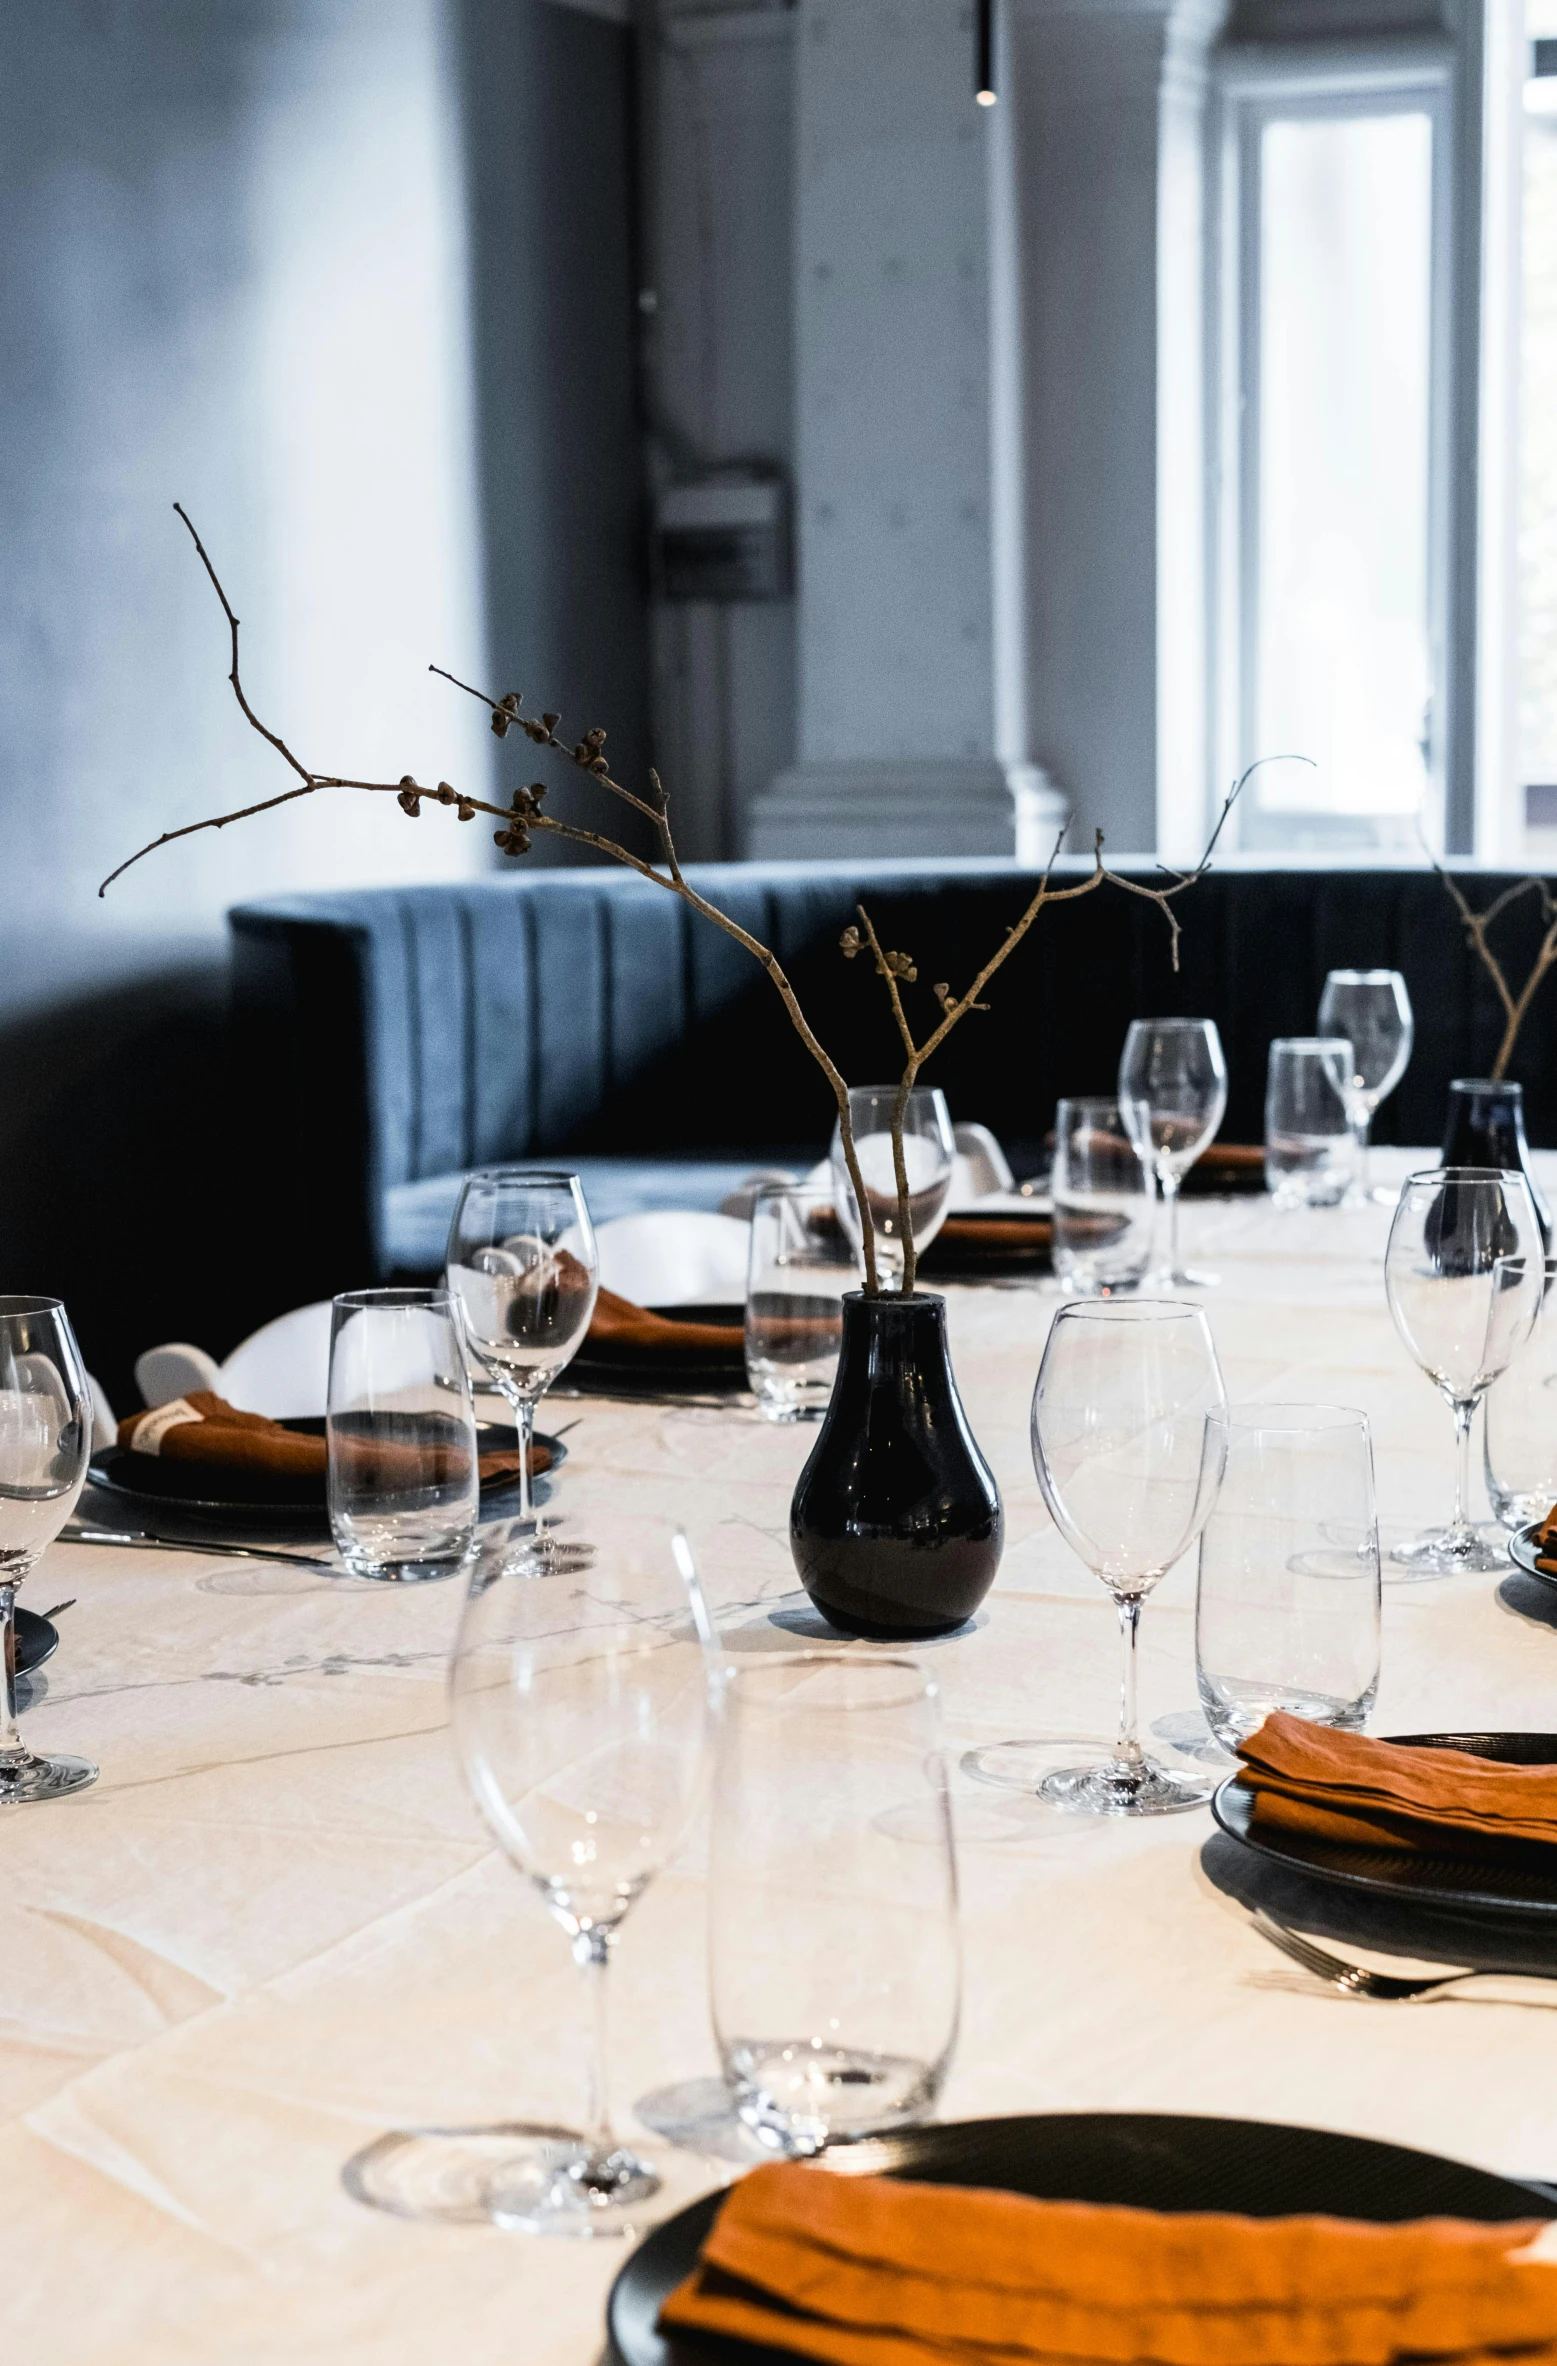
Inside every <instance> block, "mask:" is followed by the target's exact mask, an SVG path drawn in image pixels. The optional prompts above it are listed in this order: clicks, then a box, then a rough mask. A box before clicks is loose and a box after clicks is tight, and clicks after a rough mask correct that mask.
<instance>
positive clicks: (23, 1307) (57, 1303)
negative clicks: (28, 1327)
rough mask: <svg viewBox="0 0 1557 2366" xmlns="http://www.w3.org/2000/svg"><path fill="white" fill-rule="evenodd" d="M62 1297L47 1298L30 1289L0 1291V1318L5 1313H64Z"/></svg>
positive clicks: (18, 1314)
mask: <svg viewBox="0 0 1557 2366" xmlns="http://www.w3.org/2000/svg"><path fill="white" fill-rule="evenodd" d="M64 1312H65V1301H64V1299H63V1298H48V1297H44V1296H42V1295H41V1294H39V1293H35V1292H33V1291H30V1290H7V1291H0V1320H3V1319H4V1317H5V1316H7V1315H16V1316H23V1315H29V1314H64Z"/></svg>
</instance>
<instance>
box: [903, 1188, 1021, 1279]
mask: <svg viewBox="0 0 1557 2366" xmlns="http://www.w3.org/2000/svg"><path fill="white" fill-rule="evenodd" d="M1053 1269H1054V1217H1053V1214H1052V1212H1051V1211H1050V1209H1049V1208H1047V1207H1043V1208H1033V1209H1031V1210H1024V1209H1020V1208H992V1209H991V1210H990V1211H989V1212H988V1214H987V1215H986V1214H984V1213H983V1212H982V1211H980V1210H979V1209H976V1208H974V1209H969V1210H968V1211H967V1212H966V1213H965V1214H962V1215H951V1216H948V1217H947V1219H946V1221H945V1223H944V1224H943V1225H942V1227H941V1229H940V1231H939V1232H938V1233H937V1234H936V1236H935V1238H934V1240H933V1241H931V1243H930V1245H929V1247H928V1248H927V1249H925V1251H924V1252H923V1254H922V1255H921V1257H920V1259H919V1270H920V1272H921V1273H922V1274H923V1275H924V1277H925V1280H926V1281H927V1282H931V1283H934V1282H937V1281H942V1282H982V1281H998V1280H1004V1279H1007V1278H1019V1277H1020V1276H1022V1275H1024V1274H1031V1275H1034V1276H1036V1275H1039V1274H1045V1273H1051V1272H1052V1271H1053Z"/></svg>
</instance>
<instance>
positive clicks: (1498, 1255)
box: [1384, 1167, 1545, 1576]
mask: <svg viewBox="0 0 1557 2366" xmlns="http://www.w3.org/2000/svg"><path fill="white" fill-rule="evenodd" d="M1544 1275H1545V1257H1544V1253H1543V1248H1542V1242H1541V1234H1540V1229H1539V1227H1538V1225H1537V1223H1536V1217H1535V1209H1534V1207H1533V1205H1532V1203H1531V1199H1530V1193H1529V1190H1528V1189H1527V1187H1526V1184H1525V1179H1524V1177H1523V1175H1520V1174H1516V1173H1515V1172H1514V1171H1513V1169H1512V1168H1509V1169H1505V1170H1504V1171H1503V1172H1501V1173H1499V1172H1498V1171H1497V1170H1495V1169H1493V1168H1491V1167H1435V1168H1433V1169H1431V1170H1430V1171H1428V1172H1426V1173H1424V1174H1420V1175H1411V1176H1408V1178H1407V1180H1406V1183H1405V1187H1404V1189H1403V1190H1402V1191H1401V1194H1400V1204H1399V1206H1398V1207H1397V1208H1396V1210H1395V1220H1394V1222H1393V1223H1392V1224H1391V1226H1390V1230H1389V1246H1388V1248H1387V1249H1386V1251H1385V1254H1384V1288H1385V1293H1386V1295H1387V1297H1388V1299H1389V1311H1390V1313H1391V1314H1392V1315H1393V1316H1394V1319H1395V1328H1396V1330H1397V1331H1398V1332H1399V1333H1400V1336H1401V1338H1402V1339H1403V1340H1404V1342H1405V1344H1406V1346H1407V1347H1408V1348H1409V1349H1410V1351H1411V1353H1412V1355H1413V1356H1414V1357H1415V1358H1416V1361H1417V1362H1418V1363H1419V1364H1420V1365H1421V1367H1422V1370H1423V1371H1424V1372H1425V1373H1426V1374H1427V1377H1428V1378H1429V1380H1431V1381H1432V1382H1433V1384H1434V1386H1435V1387H1436V1388H1437V1389H1438V1390H1439V1391H1440V1392H1441V1394H1442V1395H1443V1397H1444V1398H1445V1400H1446V1402H1447V1403H1448V1406H1449V1409H1450V1411H1451V1412H1452V1413H1453V1415H1454V1432H1455V1444H1456V1454H1455V1465H1454V1513H1453V1517H1452V1518H1451V1520H1450V1522H1449V1525H1448V1527H1447V1528H1441V1529H1434V1530H1433V1531H1432V1532H1431V1533H1430V1534H1428V1535H1426V1536H1419V1537H1417V1538H1415V1539H1414V1540H1413V1541H1412V1542H1411V1543H1409V1544H1403V1545H1397V1546H1396V1547H1395V1549H1394V1550H1393V1552H1392V1553H1391V1554H1390V1559H1391V1560H1392V1561H1399V1562H1401V1563H1403V1564H1404V1565H1405V1566H1406V1567H1408V1568H1410V1569H1411V1570H1413V1571H1414V1572H1416V1573H1417V1574H1419V1575H1423V1576H1442V1575H1452V1574H1453V1573H1455V1572H1456V1571H1459V1570H1485V1571H1493V1570H1499V1569H1503V1568H1505V1567H1506V1566H1507V1557H1506V1554H1505V1552H1504V1549H1503V1544H1502V1540H1501V1539H1499V1540H1498V1541H1497V1543H1496V1544H1492V1543H1488V1542H1486V1541H1484V1540H1483V1539H1482V1538H1481V1537H1479V1536H1478V1535H1477V1533H1476V1531H1475V1529H1474V1528H1473V1527H1472V1526H1471V1523H1470V1518H1469V1516H1468V1512H1467V1508H1466V1507H1467V1504H1468V1501H1469V1496H1470V1432H1471V1422H1472V1420H1473V1418H1474V1416H1475V1412H1476V1407H1477V1405H1478V1404H1479V1402H1480V1401H1481V1398H1482V1397H1483V1396H1484V1395H1485V1393H1486V1391H1487V1389H1488V1388H1489V1387H1490V1386H1491V1384H1492V1382H1493V1381H1494V1380H1495V1379H1496V1378H1497V1376H1498V1374H1499V1373H1500V1372H1501V1371H1503V1370H1504V1369H1505V1367H1506V1366H1507V1365H1508V1363H1509V1362H1510V1361H1511V1359H1512V1357H1513V1356H1514V1354H1515V1352H1516V1351H1517V1350H1518V1349H1519V1348H1520V1347H1521V1346H1522V1345H1523V1343H1524V1341H1525V1339H1526V1337H1527V1336H1528V1334H1529V1331H1530V1326H1531V1324H1532V1323H1533V1322H1534V1320H1535V1317H1536V1312H1537V1310H1538V1308H1539V1306H1540V1302H1541V1291H1542V1286H1543V1279H1544Z"/></svg>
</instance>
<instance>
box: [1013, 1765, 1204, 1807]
mask: <svg viewBox="0 0 1557 2366" xmlns="http://www.w3.org/2000/svg"><path fill="white" fill-rule="evenodd" d="M1221 1780H1222V1777H1221V1776H1220V1775H1219V1774H1189V1773H1187V1772H1185V1773H1181V1772H1180V1771H1179V1770H1178V1769H1177V1768H1175V1767H1169V1766H1159V1765H1158V1763H1157V1761H1156V1759H1155V1758H1140V1759H1123V1758H1111V1759H1109V1760H1107V1761H1106V1762H1105V1764H1103V1765H1102V1766H1062V1767H1058V1768H1056V1770H1055V1771H1054V1773H1053V1774H1048V1775H1045V1776H1044V1778H1043V1781H1042V1782H1041V1783H1040V1784H1039V1786H1038V1796H1039V1797H1040V1798H1041V1799H1042V1800H1043V1801H1044V1802H1045V1803H1046V1805H1048V1806H1049V1807H1058V1808H1064V1809H1066V1810H1067V1811H1069V1812H1070V1813H1071V1814H1074V1815H1087V1816H1173V1815H1179V1814H1181V1813H1182V1812H1183V1810H1184V1809H1186V1808H1191V1807H1203V1806H1204V1805H1205V1802H1206V1801H1207V1800H1208V1799H1209V1798H1210V1796H1211V1794H1212V1792H1213V1791H1214V1790H1215V1789H1216V1787H1217V1785H1218V1783H1219V1782H1220V1781H1221Z"/></svg>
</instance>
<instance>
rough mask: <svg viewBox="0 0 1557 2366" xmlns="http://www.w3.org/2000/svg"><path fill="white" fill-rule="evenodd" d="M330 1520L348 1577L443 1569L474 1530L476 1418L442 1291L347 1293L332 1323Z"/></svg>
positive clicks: (462, 1552) (415, 1575) (404, 1575)
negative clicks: (349, 1573) (349, 1575)
mask: <svg viewBox="0 0 1557 2366" xmlns="http://www.w3.org/2000/svg"><path fill="white" fill-rule="evenodd" d="M325 1434H326V1437H327V1439H328V1441H329V1502H330V1529H331V1533H332V1534H333V1536H334V1538H335V1546H336V1550H337V1552H338V1553H339V1554H340V1556H341V1559H342V1560H343V1561H344V1562H345V1564H346V1566H347V1568H348V1569H349V1570H350V1571H351V1573H352V1575H353V1576H354V1577H375V1578H384V1579H390V1580H398V1581H399V1582H401V1583H402V1584H415V1583H416V1582H418V1581H419V1580H422V1579H427V1578H436V1577H452V1576H453V1575H454V1572H455V1571H456V1570H457V1569H458V1568H459V1567H460V1566H461V1565H462V1563H463V1562H464V1559H465V1556H466V1554H467V1553H468V1552H469V1551H470V1548H471V1544H472V1542H473V1541H474V1538H475V1533H476V1512H477V1509H478V1502H479V1497H478V1484H479V1474H478V1469H477V1463H476V1417H475V1412H474V1409H473V1407H472V1405H471V1400H470V1379H469V1375H468V1374H467V1372H466V1370H465V1358H464V1355H463V1353H462V1351H461V1347H460V1336H459V1322H458V1318H457V1317H456V1315H455V1312H454V1308H453V1305H452V1303H451V1302H450V1299H449V1297H448V1294H447V1292H446V1291H443V1290H346V1291H344V1292H343V1293H342V1295H341V1296H340V1297H339V1298H337V1299H336V1300H335V1304H334V1310H333V1313H332V1316H331V1320H330V1386H329V1411H328V1419H327V1421H326V1424H325Z"/></svg>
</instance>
